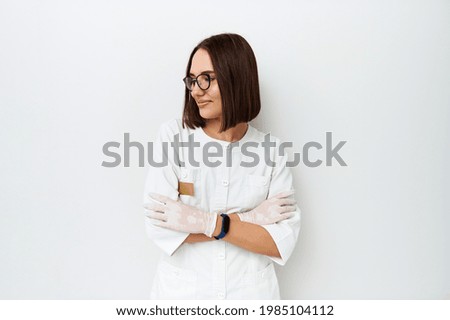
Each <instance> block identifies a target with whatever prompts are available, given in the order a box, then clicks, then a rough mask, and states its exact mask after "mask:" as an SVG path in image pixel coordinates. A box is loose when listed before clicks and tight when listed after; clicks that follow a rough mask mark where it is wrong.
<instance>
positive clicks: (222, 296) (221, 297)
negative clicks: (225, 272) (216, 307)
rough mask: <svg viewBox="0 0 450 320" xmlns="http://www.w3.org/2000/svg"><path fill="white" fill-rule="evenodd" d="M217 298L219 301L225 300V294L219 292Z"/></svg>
mask: <svg viewBox="0 0 450 320" xmlns="http://www.w3.org/2000/svg"><path fill="white" fill-rule="evenodd" d="M217 298H219V299H223V298H225V293H223V292H219V293H218V294H217Z"/></svg>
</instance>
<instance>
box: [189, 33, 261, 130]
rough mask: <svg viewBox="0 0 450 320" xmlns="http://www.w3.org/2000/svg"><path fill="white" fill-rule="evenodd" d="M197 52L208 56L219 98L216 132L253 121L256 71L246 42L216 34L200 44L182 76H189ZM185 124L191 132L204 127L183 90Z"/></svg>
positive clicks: (256, 111) (256, 108) (235, 36)
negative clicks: (219, 124) (199, 51)
mask: <svg viewBox="0 0 450 320" xmlns="http://www.w3.org/2000/svg"><path fill="white" fill-rule="evenodd" d="M199 49H204V50H206V51H207V52H208V54H209V56H210V58H211V62H212V65H213V68H214V72H215V74H216V79H217V84H218V85H219V90H220V95H221V97H222V126H221V130H220V132H223V131H225V130H227V129H229V128H232V127H234V126H236V125H237V124H238V123H241V122H249V121H251V120H253V119H254V118H256V116H257V115H258V114H259V111H260V110H261V99H260V96H259V81H258V68H257V66H256V58H255V54H254V53H253V50H252V48H251V47H250V45H249V44H248V42H247V41H246V40H245V39H244V38H243V37H242V36H240V35H238V34H233V33H223V34H218V35H214V36H211V37H209V38H207V39H205V40H203V41H202V42H200V43H199V44H198V45H197V46H196V47H195V48H194V50H193V51H192V53H191V56H190V57H189V62H188V65H187V68H186V76H189V73H190V70H191V64H192V58H193V57H194V54H195V53H196V52H197V50H199ZM185 124H186V125H187V126H188V127H189V128H191V129H195V128H198V127H202V128H203V127H204V126H205V125H206V121H205V119H203V118H202V117H201V116H200V113H199V110H198V106H197V103H196V102H195V99H192V98H191V93H190V91H189V90H187V89H185V94H184V110H183V127H184V125H185Z"/></svg>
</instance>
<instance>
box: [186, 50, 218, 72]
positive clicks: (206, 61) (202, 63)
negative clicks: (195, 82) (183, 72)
mask: <svg viewBox="0 0 450 320" xmlns="http://www.w3.org/2000/svg"><path fill="white" fill-rule="evenodd" d="M213 70H214V68H213V65H212V62H211V58H210V57H209V54H208V52H207V51H206V50H204V49H198V50H197V52H195V54H194V56H193V57H192V63H191V70H190V71H189V73H190V74H191V75H195V76H196V75H199V74H200V73H204V72H211V71H213Z"/></svg>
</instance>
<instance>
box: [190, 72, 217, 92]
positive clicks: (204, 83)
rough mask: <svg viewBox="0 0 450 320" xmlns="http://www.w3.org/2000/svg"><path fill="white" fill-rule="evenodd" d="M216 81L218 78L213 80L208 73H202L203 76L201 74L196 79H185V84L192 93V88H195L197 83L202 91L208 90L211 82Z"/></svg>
mask: <svg viewBox="0 0 450 320" xmlns="http://www.w3.org/2000/svg"><path fill="white" fill-rule="evenodd" d="M215 79H216V78H212V77H211V76H210V75H209V74H207V73H202V74H199V75H198V76H197V77H196V78H191V77H185V78H184V79H183V82H184V84H185V85H186V88H187V89H188V90H189V91H192V88H193V85H194V83H195V82H197V85H198V87H199V88H200V89H202V90H208V89H209V86H210V85H211V81H212V80H215Z"/></svg>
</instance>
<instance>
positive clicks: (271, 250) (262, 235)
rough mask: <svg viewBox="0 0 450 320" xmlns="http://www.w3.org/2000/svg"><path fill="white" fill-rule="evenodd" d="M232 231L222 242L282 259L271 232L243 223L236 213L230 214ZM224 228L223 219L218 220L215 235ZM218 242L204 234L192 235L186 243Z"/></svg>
mask: <svg viewBox="0 0 450 320" xmlns="http://www.w3.org/2000/svg"><path fill="white" fill-rule="evenodd" d="M229 217H230V229H229V231H228V233H227V235H226V236H225V237H224V238H223V239H222V241H227V242H229V243H231V244H234V245H236V246H238V247H241V248H243V249H245V250H248V251H251V252H255V253H259V254H263V255H267V256H271V257H277V258H280V252H279V251H278V248H277V246H276V244H275V242H274V241H273V239H272V237H271V236H270V234H269V232H268V231H267V230H266V229H264V228H263V227H261V226H260V225H257V224H253V223H248V222H243V221H241V220H240V219H239V217H238V215H237V214H236V213H232V214H229ZM221 228H222V219H221V218H219V219H217V223H216V228H215V230H214V232H213V235H215V236H216V235H218V234H219V233H220V230H221ZM203 241H217V240H215V239H214V238H210V237H208V236H207V235H205V234H203V233H191V234H189V236H188V237H187V238H186V240H184V243H196V242H203Z"/></svg>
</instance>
